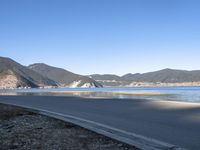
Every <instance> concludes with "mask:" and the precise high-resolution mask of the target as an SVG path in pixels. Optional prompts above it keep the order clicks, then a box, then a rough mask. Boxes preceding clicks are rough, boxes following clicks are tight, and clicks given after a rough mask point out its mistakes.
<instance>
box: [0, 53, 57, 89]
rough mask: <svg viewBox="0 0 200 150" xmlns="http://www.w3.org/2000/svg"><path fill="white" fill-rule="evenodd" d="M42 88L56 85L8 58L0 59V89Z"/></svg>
mask: <svg viewBox="0 0 200 150" xmlns="http://www.w3.org/2000/svg"><path fill="white" fill-rule="evenodd" d="M44 86H57V84H56V82H55V81H53V80H50V79H48V78H45V77H43V76H42V75H40V74H38V73H37V72H35V71H33V70H31V69H29V68H27V67H25V66H22V65H21V64H19V63H17V62H15V61H14V60H12V59H10V58H6V57H0V88H18V87H44Z"/></svg>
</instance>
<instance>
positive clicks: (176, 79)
mask: <svg viewBox="0 0 200 150" xmlns="http://www.w3.org/2000/svg"><path fill="white" fill-rule="evenodd" d="M103 86H105V87H132V86H200V70H195V71H187V70H175V69H163V70H159V71H154V72H148V73H142V74H140V73H136V74H131V73H129V74H126V75H123V76H117V75H114V74H103V75H101V74H93V75H89V76H83V75H79V74H75V73H73V72H70V71H67V70H65V69H62V68H57V67H53V66H49V65H47V64H44V63H35V64H32V65H29V66H23V65H21V64H19V63H17V62H15V61H14V60H12V59H10V58H5V57H0V89H2V88H24V87H35V88H37V87H49V88H50V87H71V88H76V87H82V88H92V87H103Z"/></svg>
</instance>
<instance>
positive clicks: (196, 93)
mask: <svg viewBox="0 0 200 150" xmlns="http://www.w3.org/2000/svg"><path fill="white" fill-rule="evenodd" d="M0 95H52V96H81V97H86V98H120V99H125V98H130V99H134V98H141V99H148V100H170V101H184V102H197V103H200V87H133V88H56V89H6V90H4V89H0Z"/></svg>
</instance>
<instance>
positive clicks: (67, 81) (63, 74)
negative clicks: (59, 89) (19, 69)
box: [28, 63, 102, 87]
mask: <svg viewBox="0 0 200 150" xmlns="http://www.w3.org/2000/svg"><path fill="white" fill-rule="evenodd" d="M28 67H29V68H30V69H32V70H34V71H36V72H37V73H39V74H41V75H43V76H45V77H47V78H49V79H51V80H54V81H56V82H57V83H59V84H60V86H63V87H102V85H101V84H100V83H98V82H96V81H95V80H94V79H91V78H89V77H86V76H82V75H78V74H75V73H72V72H70V71H67V70H65V69H62V68H57V67H53V66H49V65H46V64H44V63H36V64H32V65H29V66H28Z"/></svg>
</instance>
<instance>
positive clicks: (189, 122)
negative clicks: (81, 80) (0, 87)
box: [0, 96, 200, 150]
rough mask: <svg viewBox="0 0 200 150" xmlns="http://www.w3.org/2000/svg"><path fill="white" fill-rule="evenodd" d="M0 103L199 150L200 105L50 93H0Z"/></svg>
mask: <svg viewBox="0 0 200 150" xmlns="http://www.w3.org/2000/svg"><path fill="white" fill-rule="evenodd" d="M0 103H8V104H15V105H23V106H27V107H32V108H34V109H43V110H47V111H52V112H57V113H61V114H67V115H73V116H75V117H79V118H83V119H87V120H91V121H95V122H97V123H101V124H104V125H108V126H111V127H113V128H117V129H120V130H123V131H126V132H130V133H136V134H139V135H142V136H145V137H148V138H153V139H156V140H159V141H163V142H167V143H170V144H174V145H178V146H180V147H183V148H187V149H191V150H199V149H200V104H190V103H179V102H157V101H150V100H139V99H133V100H128V99H127V100H126V99H121V100H119V99H82V98H75V97H53V96H0Z"/></svg>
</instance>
